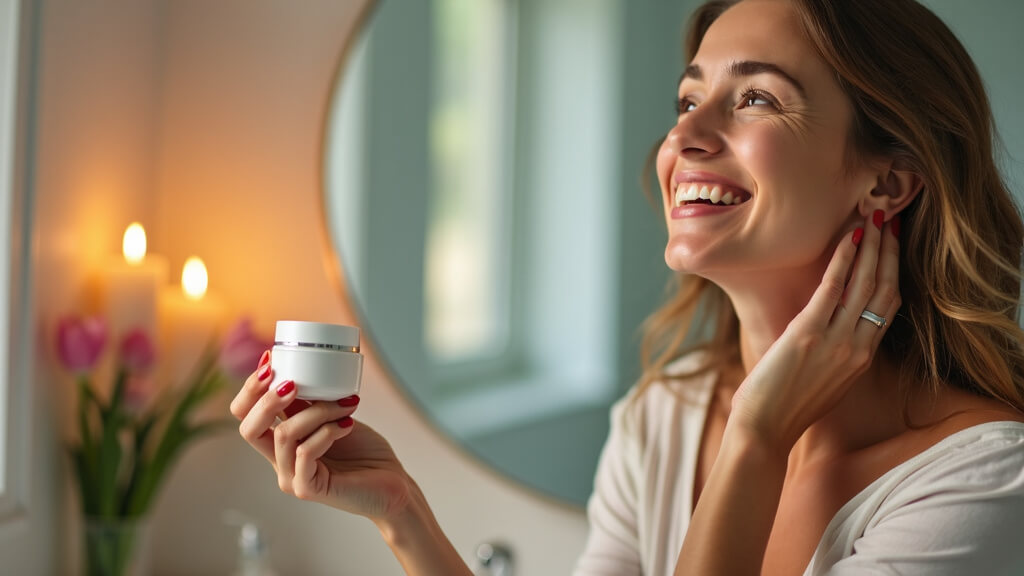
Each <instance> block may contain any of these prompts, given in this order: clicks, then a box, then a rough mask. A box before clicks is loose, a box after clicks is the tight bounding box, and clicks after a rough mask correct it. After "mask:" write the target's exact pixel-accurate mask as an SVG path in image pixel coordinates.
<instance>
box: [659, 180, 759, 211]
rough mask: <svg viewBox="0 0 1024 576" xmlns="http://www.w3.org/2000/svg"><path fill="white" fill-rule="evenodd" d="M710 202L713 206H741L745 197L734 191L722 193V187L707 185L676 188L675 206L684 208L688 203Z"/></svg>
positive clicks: (684, 185)
mask: <svg viewBox="0 0 1024 576" xmlns="http://www.w3.org/2000/svg"><path fill="white" fill-rule="evenodd" d="M698 199H700V200H709V201H711V203H712V204H721V205H724V206H728V205H730V204H732V205H735V204H741V203H743V195H742V194H739V193H736V194H733V193H732V191H727V192H724V193H723V192H722V187H721V186H717V185H711V187H708V186H707V185H705V184H693V183H691V184H689V186H687V184H686V183H685V182H684V183H680V184H678V185H677V186H676V193H675V195H674V200H675V205H676V206H682V205H683V204H685V203H687V202H693V201H695V200H698Z"/></svg>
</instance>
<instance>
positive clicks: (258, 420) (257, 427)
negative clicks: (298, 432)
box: [238, 380, 295, 465]
mask: <svg viewBox="0 0 1024 576" xmlns="http://www.w3.org/2000/svg"><path fill="white" fill-rule="evenodd" d="M282 391H285V394H284V395H282V394H281V392H282ZM294 395H295V383H293V382H292V381H291V380H286V381H285V382H283V383H282V384H281V386H278V387H277V389H274V390H267V391H266V392H265V393H264V394H263V396H261V397H260V399H259V400H258V401H257V402H256V405H255V406H253V407H252V410H250V411H249V414H248V415H246V417H245V418H243V419H242V424H241V425H240V426H239V427H238V431H239V433H240V434H241V435H242V438H245V440H246V442H248V443H249V444H252V445H253V447H254V448H256V449H257V450H259V452H260V454H263V455H264V456H265V457H266V458H267V460H269V461H270V463H271V464H274V465H276V464H277V457H276V456H275V452H276V450H275V448H274V433H273V430H272V429H271V427H272V426H273V425H274V422H276V421H277V415H278V414H280V413H281V412H282V411H283V410H284V409H285V407H287V406H288V404H289V403H291V401H292V400H293V399H294V398H293V397H294Z"/></svg>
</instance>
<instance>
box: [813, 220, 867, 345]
mask: <svg viewBox="0 0 1024 576" xmlns="http://www.w3.org/2000/svg"><path fill="white" fill-rule="evenodd" d="M861 234H863V231H862V229H860V228H858V229H857V230H855V231H854V232H853V233H852V234H847V235H846V237H845V239H844V240H841V241H840V242H839V246H837V247H836V251H835V254H833V255H832V260H830V261H829V263H828V268H826V269H825V274H824V276H822V278H821V284H819V285H818V288H817V289H816V290H815V291H814V294H812V295H811V299H810V301H809V302H808V303H807V306H805V307H804V309H803V310H802V311H801V312H800V314H798V315H797V318H800V319H802V321H804V322H807V323H808V324H809V325H810V327H811V328H812V329H814V330H816V331H820V332H824V331H825V329H826V328H827V327H828V325H829V322H831V321H832V318H833V316H834V315H835V312H836V308H837V307H838V306H839V304H840V303H841V302H842V298H843V293H844V292H845V291H846V279H847V278H848V277H849V275H850V268H851V267H852V266H853V261H854V259H855V258H856V255H857V243H858V242H860V241H861V238H860V236H861Z"/></svg>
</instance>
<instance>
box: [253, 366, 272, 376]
mask: <svg viewBox="0 0 1024 576" xmlns="http://www.w3.org/2000/svg"><path fill="white" fill-rule="evenodd" d="M269 375H270V364H264V365H263V366H262V367H261V368H260V370H259V372H257V373H256V378H258V379H260V380H266V379H267V376H269Z"/></svg>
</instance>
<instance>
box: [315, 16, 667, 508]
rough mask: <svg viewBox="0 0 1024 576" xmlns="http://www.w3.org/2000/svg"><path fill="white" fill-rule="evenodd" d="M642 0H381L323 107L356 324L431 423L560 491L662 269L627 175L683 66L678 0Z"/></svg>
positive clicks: (339, 241) (659, 126)
mask: <svg viewBox="0 0 1024 576" xmlns="http://www.w3.org/2000/svg"><path fill="white" fill-rule="evenodd" d="M661 4H665V3H653V2H646V3H626V2H624V1H622V0H560V1H558V2H550V1H540V0H523V1H516V2H512V1H509V0H480V1H474V2H465V1H463V0H434V1H432V2H422V1H418V0H417V1H413V0H388V1H386V2H382V3H380V4H379V5H378V6H376V7H375V9H374V12H373V14H372V16H371V17H370V19H369V23H368V26H367V28H366V29H365V30H364V31H363V33H362V35H361V36H360V38H359V39H358V41H357V43H356V45H355V46H354V47H353V48H352V50H351V53H350V54H349V56H348V58H347V62H346V63H345V64H343V69H342V72H341V74H340V75H339V80H338V81H339V84H338V86H337V87H336V90H335V94H334V100H333V102H332V113H331V116H330V119H329V123H330V124H329V127H328V137H327V141H326V142H327V147H326V155H327V158H326V162H325V168H326V173H325V182H326V198H325V207H326V209H327V210H328V221H329V223H330V226H331V230H332V234H333V240H334V244H335V249H336V252H337V254H338V255H339V256H340V258H341V260H342V263H343V266H344V270H345V282H346V286H347V288H348V290H349V293H350V295H351V297H352V300H353V302H354V304H355V306H356V307H357V308H358V310H359V312H360V314H361V316H362V321H363V327H364V328H365V330H366V335H367V337H368V338H370V339H371V340H372V341H373V343H374V344H375V346H374V347H375V349H376V350H378V351H379V352H380V353H381V354H382V356H383V357H384V359H385V362H386V364H387V365H388V366H389V368H390V369H391V371H392V372H393V374H394V375H395V376H396V377H397V379H398V380H399V381H400V382H401V383H402V384H403V386H404V387H405V388H406V389H407V391H408V393H409V394H410V396H411V397H412V398H414V399H415V400H416V401H417V402H418V403H419V404H420V405H421V406H422V407H423V409H424V411H425V412H426V414H428V415H429V416H430V417H431V419H432V420H433V421H434V422H435V423H436V424H437V425H438V426H439V427H440V428H441V429H443V430H444V431H445V432H446V433H448V434H450V435H451V436H452V437H454V438H455V439H457V440H458V441H459V442H460V443H461V444H462V445H464V446H465V447H466V448H467V449H468V450H469V451H471V452H472V453H474V454H475V455H477V456H478V457H480V458H482V459H483V460H484V461H486V462H488V463H490V464H491V465H493V466H494V467H496V468H497V469H499V470H500V471H503V472H504V473H506V474H508V475H510V476H511V477H513V478H516V479H518V480H521V481H523V482H525V483H526V484H528V485H529V486H532V487H534V488H536V489H539V490H540V491H542V492H543V493H546V494H548V495H551V496H555V497H557V498H558V499H560V500H564V501H567V502H570V503H575V504H582V503H584V502H585V500H586V497H587V495H588V494H589V492H590V490H591V487H592V481H593V473H594V469H595V466H596V462H597V456H598V452H599V450H600V447H601V445H602V443H603V440H604V437H605V436H606V434H607V426H608V424H607V422H608V408H609V406H610V405H611V403H612V401H613V400H614V399H616V398H617V397H619V396H620V395H621V394H622V392H623V391H624V390H625V389H626V388H627V387H628V386H629V384H630V383H631V382H632V381H634V380H635V378H636V377H637V375H638V374H639V361H638V338H637V327H638V326H639V324H640V322H641V321H642V319H643V318H644V316H645V315H646V314H648V313H649V312H650V311H651V310H653V309H654V307H655V305H656V303H657V301H658V299H659V297H660V294H661V290H662V287H663V286H664V284H665V282H666V280H667V278H668V269H667V268H666V267H665V265H664V260H663V256H662V253H663V251H664V245H665V237H664V231H663V228H664V226H663V224H662V220H663V216H662V215H661V214H660V211H659V210H655V209H654V207H653V206H652V205H651V204H650V203H649V202H647V201H646V200H645V198H644V195H643V192H642V191H641V186H640V176H641V173H642V170H643V166H644V162H645V156H646V154H647V152H648V151H649V150H650V148H651V145H652V144H653V143H654V142H655V141H656V139H657V138H658V137H659V136H660V135H661V134H663V133H664V130H665V126H667V125H669V124H670V123H671V122H672V119H673V117H674V116H673V114H674V112H673V109H672V106H673V101H672V95H673V90H674V83H675V81H676V78H677V76H678V73H679V72H678V71H679V70H680V69H681V65H682V62H681V59H682V54H681V48H680V44H679V39H680V38H681V30H682V25H683V23H684V22H685V12H686V9H685V3H673V4H677V5H673V6H664V5H661ZM652 30H660V32H659V33H657V34H652V33H651V31H652ZM652 37H657V38H659V39H661V40H660V41H659V42H655V41H652V40H649V38H652Z"/></svg>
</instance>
